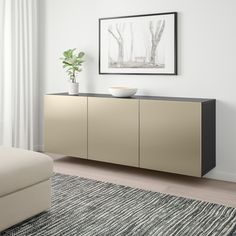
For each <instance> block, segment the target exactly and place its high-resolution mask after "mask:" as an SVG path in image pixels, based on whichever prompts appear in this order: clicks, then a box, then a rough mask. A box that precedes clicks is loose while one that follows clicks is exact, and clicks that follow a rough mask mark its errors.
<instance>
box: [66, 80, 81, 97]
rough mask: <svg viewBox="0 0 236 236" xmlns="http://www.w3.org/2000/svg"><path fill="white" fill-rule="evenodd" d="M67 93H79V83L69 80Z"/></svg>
mask: <svg viewBox="0 0 236 236" xmlns="http://www.w3.org/2000/svg"><path fill="white" fill-rule="evenodd" d="M68 93H69V94H70V95H76V94H78V93H79V83H72V82H69V86H68Z"/></svg>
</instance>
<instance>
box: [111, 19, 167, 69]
mask: <svg viewBox="0 0 236 236" xmlns="http://www.w3.org/2000/svg"><path fill="white" fill-rule="evenodd" d="M125 26H126V24H125V23H119V24H118V23H116V24H114V25H109V27H108V29H107V30H108V33H109V34H110V36H111V37H112V38H113V42H115V43H116V45H117V46H116V48H117V57H116V59H114V57H112V56H111V54H112V53H111V52H110V51H109V55H108V63H109V67H112V68H116V67H118V68H121V67H123V68H139V67H142V68H151V67H158V66H164V65H163V64H162V65H161V64H158V63H157V62H158V59H157V48H158V45H159V43H160V41H161V38H162V35H163V32H164V28H165V20H158V21H157V22H155V21H150V22H149V25H148V28H149V32H150V34H151V38H150V45H149V46H146V51H145V52H144V55H135V48H134V43H135V42H134V41H135V38H134V34H135V32H134V29H133V23H131V22H130V23H129V27H127V28H126V27H125ZM128 39H129V40H128ZM127 41H129V43H127ZM125 48H128V50H127V52H125ZM147 48H150V53H147ZM148 54H149V55H150V58H147V55H148Z"/></svg>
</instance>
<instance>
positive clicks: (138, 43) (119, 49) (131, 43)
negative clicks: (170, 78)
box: [99, 12, 177, 75]
mask: <svg viewBox="0 0 236 236" xmlns="http://www.w3.org/2000/svg"><path fill="white" fill-rule="evenodd" d="M99 74H135V75H138V74H140V75H177V12H168V13H157V14H148V15H134V16H121V17H110V18H101V19H99Z"/></svg>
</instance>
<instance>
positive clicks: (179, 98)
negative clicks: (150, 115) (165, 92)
mask: <svg viewBox="0 0 236 236" xmlns="http://www.w3.org/2000/svg"><path fill="white" fill-rule="evenodd" d="M46 95H57V96H73V97H100V98H114V99H142V100H167V101H184V102H209V101H214V100H215V99H209V98H185V97H160V96H142V95H137V96H133V97H129V98H118V97H113V96H112V95H110V94H99V93H79V94H78V95H69V94H68V93H51V94H46Z"/></svg>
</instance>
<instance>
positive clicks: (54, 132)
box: [45, 95, 87, 158]
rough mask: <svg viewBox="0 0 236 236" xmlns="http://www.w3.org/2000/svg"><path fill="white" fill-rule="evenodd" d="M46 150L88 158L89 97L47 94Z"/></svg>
mask: <svg viewBox="0 0 236 236" xmlns="http://www.w3.org/2000/svg"><path fill="white" fill-rule="evenodd" d="M45 150H46V151H47V152H52V153H59V154H64V155H68V156H74V157H80V158H87V97H79V96H62V95H61V96H59V95H58V96H57V95H47V96H45Z"/></svg>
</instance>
